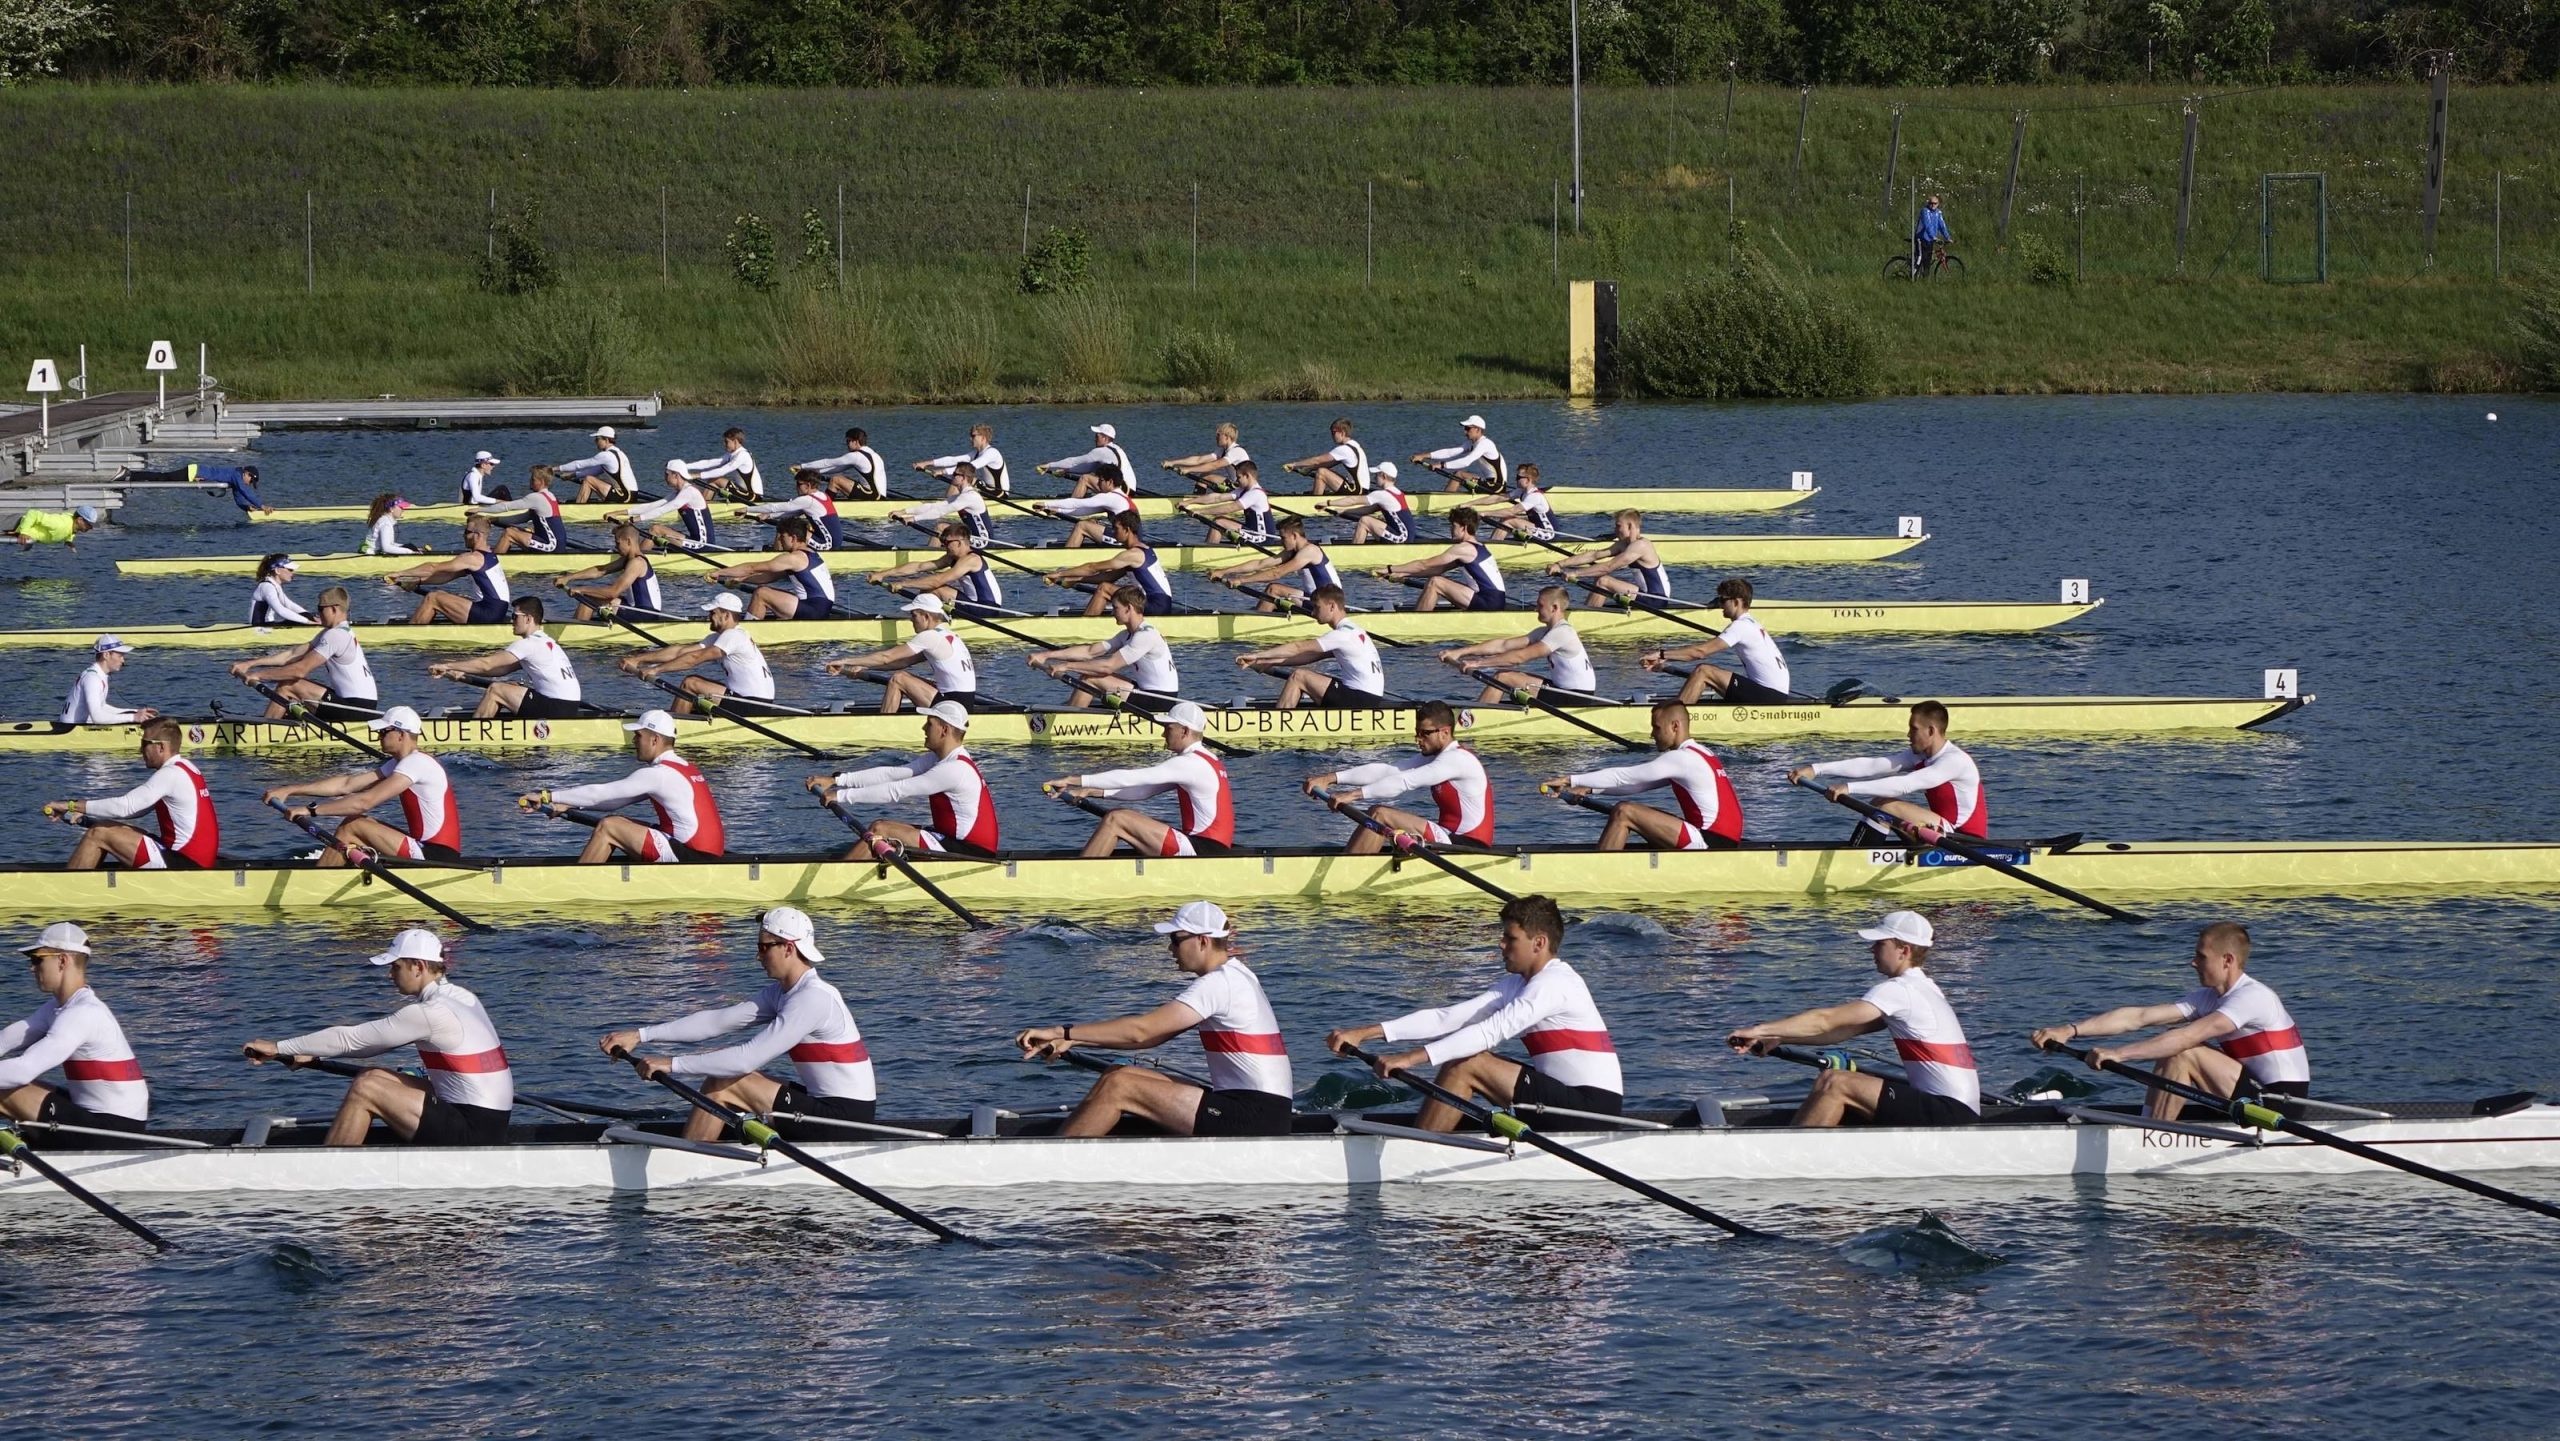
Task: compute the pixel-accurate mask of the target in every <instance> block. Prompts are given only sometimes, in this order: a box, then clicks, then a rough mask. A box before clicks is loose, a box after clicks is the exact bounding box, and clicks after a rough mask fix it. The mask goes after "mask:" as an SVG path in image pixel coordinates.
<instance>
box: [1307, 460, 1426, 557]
mask: <svg viewBox="0 0 2560 1441" xmlns="http://www.w3.org/2000/svg"><path fill="white" fill-rule="evenodd" d="M1369 475H1370V478H1371V480H1372V481H1374V482H1375V483H1374V484H1372V485H1371V486H1370V487H1369V489H1368V490H1367V491H1366V492H1364V493H1362V494H1359V495H1346V496H1340V497H1337V498H1334V499H1331V500H1326V501H1320V502H1318V503H1319V504H1321V505H1322V506H1323V507H1324V508H1325V509H1326V510H1328V511H1331V512H1332V513H1333V514H1335V515H1342V516H1353V515H1356V516H1358V517H1360V519H1359V521H1358V523H1356V524H1354V525H1353V526H1352V527H1351V543H1352V544H1353V545H1367V544H1369V543H1370V542H1372V541H1384V542H1385V543H1387V544H1389V545H1408V544H1411V543H1412V541H1413V501H1412V499H1411V498H1409V497H1408V496H1406V495H1405V493H1404V486H1403V485H1402V484H1401V483H1400V482H1399V481H1398V480H1397V479H1396V463H1395V462H1394V461H1392V460H1382V461H1379V462H1378V463H1377V464H1376V465H1374V466H1371V467H1370V468H1369Z"/></svg>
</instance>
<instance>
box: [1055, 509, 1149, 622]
mask: <svg viewBox="0 0 2560 1441" xmlns="http://www.w3.org/2000/svg"><path fill="white" fill-rule="evenodd" d="M1111 538H1112V539H1113V540H1115V541H1118V542H1119V544H1120V548H1119V549H1118V550H1115V551H1113V552H1112V553H1111V554H1109V555H1107V556H1104V557H1103V558H1102V559H1100V560H1096V561H1089V562H1087V563H1085V564H1083V565H1075V566H1069V567H1067V568H1066V569H1064V570H1053V571H1049V572H1047V573H1046V574H1044V575H1042V576H1041V577H1040V579H1041V582H1042V584H1045V585H1057V586H1070V587H1072V586H1077V585H1086V584H1090V585H1091V586H1092V587H1093V598H1092V599H1091V600H1089V601H1087V602H1085V607H1084V613H1085V614H1086V615H1100V614H1102V613H1103V611H1104V610H1105V609H1106V608H1107V607H1108V606H1109V605H1110V603H1111V602H1110V600H1109V597H1110V595H1111V594H1112V592H1113V590H1114V589H1115V587H1114V586H1112V585H1110V584H1106V582H1112V581H1117V582H1119V584H1118V585H1117V587H1116V589H1118V590H1123V591H1136V592H1138V594H1139V595H1140V597H1141V598H1142V599H1143V601H1144V602H1145V606H1146V612H1147V614H1149V615H1171V614H1173V577H1171V576H1169V575H1167V574H1165V569H1164V562H1163V561H1161V560H1159V559H1157V558H1156V548H1155V547H1154V546H1152V545H1149V544H1147V537H1146V533H1145V531H1144V530H1143V529H1141V528H1140V526H1139V524H1138V515H1137V512H1135V511H1130V512H1128V513H1126V514H1122V515H1115V516H1113V517H1111Z"/></svg>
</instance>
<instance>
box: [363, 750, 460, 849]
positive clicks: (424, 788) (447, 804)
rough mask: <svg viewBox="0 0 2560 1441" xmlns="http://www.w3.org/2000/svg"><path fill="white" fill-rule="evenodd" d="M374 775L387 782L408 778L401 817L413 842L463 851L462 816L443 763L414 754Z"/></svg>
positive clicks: (383, 766)
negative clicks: (395, 778)
mask: <svg viewBox="0 0 2560 1441" xmlns="http://www.w3.org/2000/svg"><path fill="white" fill-rule="evenodd" d="M375 774H377V775H379V776H381V777H382V778H383V779H384V780H389V779H391V778H392V777H393V776H406V777H407V778H408V780H409V788H408V789H407V790H405V791H402V792H401V793H400V815H401V821H402V824H403V825H404V826H405V827H406V829H407V830H408V832H409V838H410V839H411V840H414V841H417V842H419V843H421V844H423V845H431V846H444V847H447V848H449V849H451V850H454V851H457V852H458V851H460V850H461V849H462V813H461V812H460V811H458V810H456V809H454V805H453V785H452V783H451V782H449V781H447V780H446V779H445V774H444V763H443V762H442V761H439V760H437V759H436V758H435V757H434V756H431V755H429V754H427V753H426V752H425V751H411V752H409V753H408V754H407V755H405V756H402V757H400V758H399V759H398V760H386V761H384V762H383V763H382V765H381V767H380V768H379V769H378V770H377V771H376V772H375ZM410 859H411V860H417V859H420V857H418V856H412V857H410Z"/></svg>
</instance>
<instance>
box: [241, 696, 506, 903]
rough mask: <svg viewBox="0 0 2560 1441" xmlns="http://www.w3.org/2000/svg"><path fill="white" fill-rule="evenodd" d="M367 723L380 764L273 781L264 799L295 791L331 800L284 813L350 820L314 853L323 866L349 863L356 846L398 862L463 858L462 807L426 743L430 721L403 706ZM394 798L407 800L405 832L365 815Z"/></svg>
mask: <svg viewBox="0 0 2560 1441" xmlns="http://www.w3.org/2000/svg"><path fill="white" fill-rule="evenodd" d="M365 729H366V730H369V731H371V732H373V735H374V741H375V743H376V744H378V745H380V746H381V747H382V750H383V755H384V759H383V761H382V763H381V764H380V765H378V766H374V767H371V768H370V769H366V770H353V771H341V772H339V773H338V774H336V775H333V776H324V777H322V778H321V779H319V780H316V781H304V782H301V783H298V784H295V785H284V786H269V787H268V788H267V789H266V791H265V793H264V794H262V795H261V796H260V797H259V799H260V800H263V801H265V802H266V803H267V804H269V805H273V804H275V803H276V802H278V801H290V800H292V799H294V798H295V797H296V796H311V797H314V798H325V799H321V801H320V804H318V805H316V806H295V807H293V808H292V809H290V810H288V811H286V812H285V815H286V817H287V818H288V819H291V820H294V821H297V822H299V821H306V820H312V819H315V818H318V817H322V816H344V817H345V818H346V819H344V820H343V821H341V822H339V824H338V831H337V838H338V841H339V844H337V845H334V846H324V847H322V848H321V851H320V854H319V855H318V856H317V857H316V858H315V859H316V860H317V861H318V863H319V865H320V866H321V868H322V869H324V870H328V869H335V868H336V867H339V866H344V865H346V864H348V863H349V862H348V856H347V847H349V846H354V847H357V848H360V849H363V850H368V851H372V852H375V853H377V854H379V855H384V856H389V857H391V858H392V859H394V860H403V861H443V862H445V863H447V864H450V863H452V862H455V861H458V860H461V859H462V812H461V810H460V808H458V807H457V806H455V805H454V802H453V784H452V782H451V781H449V780H448V779H446V777H445V773H444V763H443V762H441V761H439V760H437V759H436V758H435V757H434V756H431V755H429V754H427V753H426V752H425V751H424V750H421V749H419V746H420V744H421V743H422V741H423V738H424V737H425V735H426V723H425V722H423V721H421V720H419V719H418V713H417V712H416V711H414V710H411V709H410V708H409V707H407V706H404V705H396V706H393V707H392V708H391V709H389V710H387V711H384V712H383V713H382V714H381V715H379V716H376V717H375V718H374V719H372V720H369V721H367V722H365ZM394 798H397V799H398V800H399V802H400V818H401V823H402V824H403V825H405V826H406V827H407V829H406V830H393V829H392V828H391V827H389V826H386V825H384V824H383V823H382V822H380V821H377V820H375V819H374V818H373V817H371V816H369V815H366V814H365V812H367V811H370V810H372V809H373V808H374V807H375V806H378V805H381V804H382V803H383V802H385V801H388V800H392V799H394Z"/></svg>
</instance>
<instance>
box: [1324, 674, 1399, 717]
mask: <svg viewBox="0 0 2560 1441" xmlns="http://www.w3.org/2000/svg"><path fill="white" fill-rule="evenodd" d="M1316 704H1318V705H1320V706H1322V707H1324V708H1325V709H1327V710H1385V709H1386V708H1387V698H1386V697H1385V696H1382V695H1380V694H1378V693H1377V692H1376V691H1373V690H1353V689H1352V688H1351V687H1349V686H1347V685H1344V684H1343V683H1342V682H1340V681H1335V682H1334V683H1333V684H1331V685H1329V686H1326V687H1325V688H1324V695H1323V697H1322V698H1321V699H1319V700H1318V701H1317V702H1316Z"/></svg>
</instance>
